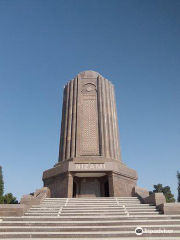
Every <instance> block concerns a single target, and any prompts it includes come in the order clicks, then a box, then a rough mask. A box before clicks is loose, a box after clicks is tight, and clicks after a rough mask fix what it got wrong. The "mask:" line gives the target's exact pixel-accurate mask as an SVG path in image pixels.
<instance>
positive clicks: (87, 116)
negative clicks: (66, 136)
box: [80, 95, 99, 156]
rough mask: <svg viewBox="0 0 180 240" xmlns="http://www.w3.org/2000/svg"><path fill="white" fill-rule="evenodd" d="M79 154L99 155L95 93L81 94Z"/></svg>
mask: <svg viewBox="0 0 180 240" xmlns="http://www.w3.org/2000/svg"><path fill="white" fill-rule="evenodd" d="M81 109H82V111H81V113H82V119H81V123H82V125H81V147H80V155H81V156H98V155H99V131H98V109H97V96H96V95H88V96H87V95H82V102H81Z"/></svg>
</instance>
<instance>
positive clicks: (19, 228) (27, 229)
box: [0, 225, 180, 232]
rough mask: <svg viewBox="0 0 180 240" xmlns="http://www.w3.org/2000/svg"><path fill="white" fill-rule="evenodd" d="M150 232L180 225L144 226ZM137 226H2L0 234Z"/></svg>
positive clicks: (129, 227)
mask: <svg viewBox="0 0 180 240" xmlns="http://www.w3.org/2000/svg"><path fill="white" fill-rule="evenodd" d="M141 227H142V228H144V229H148V230H159V229H161V230H164V229H166V230H180V229H179V225H164V226H163V227H161V226H160V225H142V226H141ZM136 228H137V225H131V226H118V225H117V226H23V227H22V226H1V227H0V232H42V230H45V231H44V232H67V231H68V230H70V231H71V232H84V231H88V232H90V231H91V232H94V231H105V232H106V231H134V230H135V229H136Z"/></svg>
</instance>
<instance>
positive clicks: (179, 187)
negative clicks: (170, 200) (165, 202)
mask: <svg viewBox="0 0 180 240" xmlns="http://www.w3.org/2000/svg"><path fill="white" fill-rule="evenodd" d="M177 179H178V188H177V190H178V197H177V201H178V202H180V172H179V171H177Z"/></svg>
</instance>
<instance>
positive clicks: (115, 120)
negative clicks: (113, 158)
mask: <svg viewBox="0 0 180 240" xmlns="http://www.w3.org/2000/svg"><path fill="white" fill-rule="evenodd" d="M112 87H113V99H112V100H113V103H114V122H115V129H116V131H115V132H116V142H117V158H118V159H119V160H121V151H120V140H119V128H118V118H117V108H116V99H115V91H114V86H112Z"/></svg>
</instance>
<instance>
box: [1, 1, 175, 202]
mask: <svg viewBox="0 0 180 240" xmlns="http://www.w3.org/2000/svg"><path fill="white" fill-rule="evenodd" d="M84 70H94V71H98V72H99V73H101V74H102V75H103V76H104V77H106V78H107V79H109V80H110V81H112V82H113V84H114V85H115V87H116V99H117V108H118V117H119V128H120V140H121V149H122V158H123V161H124V162H125V163H126V164H127V165H128V166H129V167H131V168H134V169H136V170H137V171H138V174H139V181H138V185H139V186H142V187H147V188H148V189H149V190H152V188H153V185H154V184H157V183H162V184H163V185H170V186H171V188H172V191H173V193H174V194H176V195H177V191H176V188H177V180H176V171H177V170H178V169H179V170H180V1H176V0H173V1H170V0H168V1H167V0H161V1H160V0H76V1H75V0H26V1H24V0H16V1H14V0H0V165H2V167H3V172H4V181H5V192H13V194H14V195H15V196H17V197H18V198H20V197H21V196H22V195H23V194H28V193H30V192H33V191H34V190H35V189H36V188H40V187H41V186H42V180H41V178H42V172H43V171H44V170H46V169H48V168H51V167H52V166H53V165H54V164H55V163H56V162H57V159H58V147H59V134H60V121H61V106H62V93H63V86H64V85H65V84H66V82H67V81H69V80H70V79H72V78H73V77H74V76H76V75H77V74H78V73H79V72H81V71H84Z"/></svg>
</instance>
